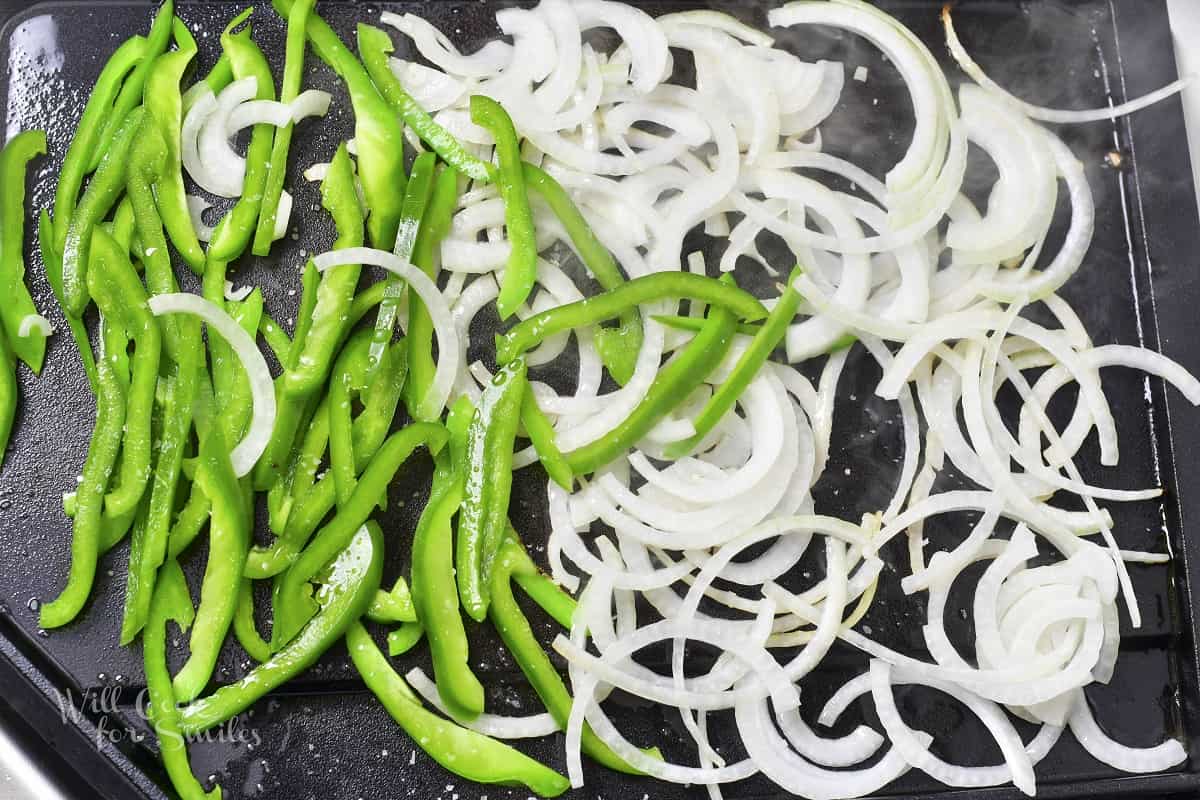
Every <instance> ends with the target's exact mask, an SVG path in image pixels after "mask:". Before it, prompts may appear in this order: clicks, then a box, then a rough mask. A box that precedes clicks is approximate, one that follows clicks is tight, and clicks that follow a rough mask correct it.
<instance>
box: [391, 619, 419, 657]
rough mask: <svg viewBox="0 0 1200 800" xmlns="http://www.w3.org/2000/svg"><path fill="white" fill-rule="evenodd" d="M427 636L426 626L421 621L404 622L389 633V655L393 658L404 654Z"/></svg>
mask: <svg viewBox="0 0 1200 800" xmlns="http://www.w3.org/2000/svg"><path fill="white" fill-rule="evenodd" d="M424 636H425V628H424V627H422V625H421V623H419V622H404V623H401V625H400V627H399V628H396V630H394V631H391V632H390V633H388V637H387V643H388V655H389V656H391V657H392V658H395V657H396V656H402V655H404V654H405V653H407V652H408V651H409V650H412V649H413V648H414V647H416V646H417V645H418V644H419V643H420V642H421V639H422V638H423V637H424Z"/></svg>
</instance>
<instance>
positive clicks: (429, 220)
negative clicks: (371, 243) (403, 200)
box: [404, 167, 458, 422]
mask: <svg viewBox="0 0 1200 800" xmlns="http://www.w3.org/2000/svg"><path fill="white" fill-rule="evenodd" d="M457 204H458V173H457V172H456V171H455V170H454V169H453V168H451V167H444V168H443V169H442V171H441V172H439V173H438V176H437V178H436V179H435V180H434V183H433V192H432V194H431V196H430V198H429V203H428V204H427V205H426V206H425V216H424V217H422V218H421V225H420V227H419V229H418V230H417V241H416V242H415V243H414V244H413V250H412V263H413V265H414V266H415V267H417V268H418V269H420V270H421V271H422V272H424V273H425V274H426V275H428V276H429V277H430V278H432V279H433V280H434V281H435V282H436V280H437V265H438V253H439V249H440V246H441V243H442V239H444V238H445V237H446V234H447V233H449V232H450V222H451V220H452V218H453V217H454V209H455V207H456V205H457ZM405 338H406V339H408V385H407V386H406V387H405V389H404V403H405V405H406V406H407V407H408V413H409V414H410V415H412V417H413V418H414V419H418V420H421V421H423V422H430V421H431V420H425V419H422V418H421V417H420V416H419V412H420V411H421V410H422V409H423V408H424V407H425V406H424V403H423V402H422V401H423V400H424V399H425V396H426V395H427V394H428V393H429V391H430V389H431V388H432V386H433V376H434V374H435V373H436V372H437V364H435V363H434V360H433V320H432V319H431V318H430V316H429V311H428V310H427V309H426V308H425V304H424V303H422V302H421V298H420V297H418V296H417V293H416V292H409V293H408V331H407V336H406V337H405Z"/></svg>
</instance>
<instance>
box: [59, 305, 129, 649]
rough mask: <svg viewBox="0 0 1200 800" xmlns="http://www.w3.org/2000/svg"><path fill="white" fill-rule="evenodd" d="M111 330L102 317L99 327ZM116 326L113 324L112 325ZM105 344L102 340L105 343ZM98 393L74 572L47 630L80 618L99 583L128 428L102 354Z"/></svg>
mask: <svg viewBox="0 0 1200 800" xmlns="http://www.w3.org/2000/svg"><path fill="white" fill-rule="evenodd" d="M108 324H110V323H109V321H108V320H107V319H105V318H104V317H101V320H100V325H101V331H102V333H103V328H104V326H106V325H108ZM113 324H115V322H114V323H113ZM101 338H102V340H103V338H104V337H103V336H102V337H101ZM96 371H97V379H98V383H99V392H98V393H97V396H96V425H95V427H94V429H93V430H92V438H91V443H90V444H89V445H88V454H87V460H86V461H85V462H84V465H83V480H82V481H81V482H80V484H79V487H78V488H77V489H76V490H75V496H76V509H75V522H74V531H73V533H72V536H71V570H70V572H69V574H68V575H67V585H66V588H64V589H63V590H62V593H61V594H59V596H58V597H57V598H55V599H54V600H51V601H50V602H49V603H45V604H44V605H43V606H42V610H41V615H40V617H39V624H40V625H41V626H42V627H43V628H46V629H50V628H61V627H62V626H63V625H66V624H67V623H68V622H70V621H71V620H73V619H75V617H77V616H78V615H79V612H80V611H82V610H83V606H84V604H86V603H87V600H88V595H90V594H91V592H92V584H93V582H94V581H95V579H96V560H97V557H98V556H99V550H100V529H101V518H102V516H103V509H104V492H105V489H106V488H107V486H108V477H109V475H110V474H111V472H112V468H113V465H114V464H115V463H116V461H117V453H118V451H119V450H120V449H121V436H122V428H123V427H124V425H125V398H124V397H123V396H122V392H121V387H120V384H119V383H118V381H117V377H116V375H114V374H113V369H112V366H111V364H110V362H109V361H108V359H107V358H106V357H105V356H104V354H103V353H102V354H101V357H100V359H99V360H98V361H97V363H96Z"/></svg>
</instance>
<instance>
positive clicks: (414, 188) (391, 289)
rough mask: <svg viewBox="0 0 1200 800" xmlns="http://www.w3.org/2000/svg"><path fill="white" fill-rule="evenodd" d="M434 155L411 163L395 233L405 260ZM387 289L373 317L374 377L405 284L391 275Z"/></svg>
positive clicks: (421, 212)
mask: <svg viewBox="0 0 1200 800" xmlns="http://www.w3.org/2000/svg"><path fill="white" fill-rule="evenodd" d="M435 166H437V156H435V155H434V154H433V153H428V152H426V153H422V154H421V155H419V156H417V158H416V160H415V161H413V165H412V173H411V174H410V175H409V176H408V188H407V189H405V192H404V203H403V205H402V207H401V211H400V226H399V228H398V229H397V232H396V247H395V253H396V255H397V256H399V257H400V258H402V259H404V260H405V261H408V260H410V259H411V258H412V252H413V246H414V245H415V244H416V242H417V229H418V228H419V227H420V226H421V218H422V217H423V216H424V215H425V206H426V204H428V202H429V195H430V193H431V192H432V191H433V169H434V167H435ZM386 285H387V288H386V289H384V292H383V301H382V302H381V303H380V304H379V315H378V316H377V317H376V318H375V335H374V337H373V338H372V340H371V351H370V355H369V362H368V363H369V365H370V369H371V374H375V372H376V371H377V370H378V368H379V365H380V364H381V363H382V362H383V351H384V350H385V349H386V348H387V346H388V344H390V343H391V341H392V332H393V331H394V330H395V327H396V312H398V311H399V310H400V298H401V297H402V296H403V295H404V281H402V280H400V279H399V278H397V277H396V276H394V275H389V276H388V277H387V279H386Z"/></svg>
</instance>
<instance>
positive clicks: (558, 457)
mask: <svg viewBox="0 0 1200 800" xmlns="http://www.w3.org/2000/svg"><path fill="white" fill-rule="evenodd" d="M521 424H522V425H523V426H524V427H525V435H526V436H528V437H529V441H530V443H531V444H533V449H534V450H535V451H537V454H538V460H539V461H541V462H542V467H543V468H544V469H545V470H546V474H547V475H549V476H550V478H551V480H553V481H554V482H555V483H557V484H558V485H559V486H561V487H563V488H564V489H566V490H567V491H568V492H569V491H571V490H572V489H573V487H574V484H575V475H574V474H573V473H572V472H571V465H570V464H568V463H567V460H566V459H565V458H563V454H562V451H561V450H559V449H558V441H557V437H558V434H557V433H556V432H555V430H554V426H552V425H551V424H550V420H548V419H546V415H545V414H543V413H542V409H541V408H539V407H538V404H537V397H535V396H534V394H533V392H526V393H525V400H524V401H523V402H522V403H521Z"/></svg>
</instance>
